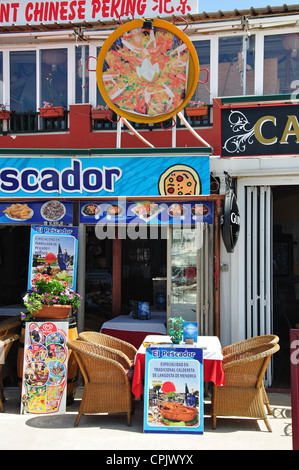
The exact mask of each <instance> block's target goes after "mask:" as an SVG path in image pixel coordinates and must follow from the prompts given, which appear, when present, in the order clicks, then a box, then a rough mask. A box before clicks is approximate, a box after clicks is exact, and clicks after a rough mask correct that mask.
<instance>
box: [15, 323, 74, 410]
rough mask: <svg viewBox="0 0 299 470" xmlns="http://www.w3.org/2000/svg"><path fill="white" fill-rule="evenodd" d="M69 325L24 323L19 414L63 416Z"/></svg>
mask: <svg viewBox="0 0 299 470" xmlns="http://www.w3.org/2000/svg"><path fill="white" fill-rule="evenodd" d="M68 326H69V324H68V322H64V321H61V322H27V323H26V328H25V342H24V361H23V375H22V394H21V414H50V413H51V414H52V413H57V414H60V413H64V412H65V409H66V390H67V358H68V349H67V344H66V342H67V337H68Z"/></svg>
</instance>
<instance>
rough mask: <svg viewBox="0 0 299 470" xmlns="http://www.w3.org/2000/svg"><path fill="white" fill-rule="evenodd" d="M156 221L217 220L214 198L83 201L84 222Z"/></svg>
mask: <svg viewBox="0 0 299 470" xmlns="http://www.w3.org/2000/svg"><path fill="white" fill-rule="evenodd" d="M130 222H133V223H138V224H139V223H143V224H147V223H153V224H163V223H166V224H172V223H173V224H178V223H179V224H181V223H183V224H194V223H196V222H205V223H208V224H212V223H213V203H212V202H211V201H200V202H199V201H197V202H196V201H193V202H192V201H191V202H189V201H188V202H186V203H184V204H181V203H177V202H163V203H158V202H155V201H122V200H119V201H109V203H107V202H104V203H99V204H95V203H93V202H89V203H86V202H81V203H80V223H83V224H84V223H85V224H86V223H89V224H90V223H103V224H109V223H111V224H117V223H119V224H123V223H125V224H126V223H127V224H128V223H130Z"/></svg>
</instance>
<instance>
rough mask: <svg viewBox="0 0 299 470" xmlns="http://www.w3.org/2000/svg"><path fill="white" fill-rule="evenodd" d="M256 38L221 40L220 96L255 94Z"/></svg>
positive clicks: (233, 37)
mask: <svg viewBox="0 0 299 470" xmlns="http://www.w3.org/2000/svg"><path fill="white" fill-rule="evenodd" d="M254 49H255V36H254V35H252V36H232V37H224V38H219V69H218V96H240V95H253V94H254V59H255V54H254Z"/></svg>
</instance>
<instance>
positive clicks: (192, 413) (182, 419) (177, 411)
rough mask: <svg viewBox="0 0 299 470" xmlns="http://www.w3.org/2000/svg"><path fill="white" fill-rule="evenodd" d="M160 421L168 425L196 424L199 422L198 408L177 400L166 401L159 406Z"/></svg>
mask: <svg viewBox="0 0 299 470" xmlns="http://www.w3.org/2000/svg"><path fill="white" fill-rule="evenodd" d="M159 412H160V415H161V417H160V422H161V423H163V424H165V425H166V426H194V425H196V424H197V423H198V410H197V408H196V407H193V406H186V405H183V404H182V403H177V402H164V403H163V404H161V406H160V408H159Z"/></svg>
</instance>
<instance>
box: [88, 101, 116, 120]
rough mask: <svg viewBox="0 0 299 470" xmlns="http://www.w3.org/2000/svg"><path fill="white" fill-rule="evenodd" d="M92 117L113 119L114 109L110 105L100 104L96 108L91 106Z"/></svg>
mask: <svg viewBox="0 0 299 470" xmlns="http://www.w3.org/2000/svg"><path fill="white" fill-rule="evenodd" d="M91 118H92V119H98V120H104V119H112V110H111V109H110V108H109V106H108V105H103V104H98V106H97V107H96V109H94V108H91Z"/></svg>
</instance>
